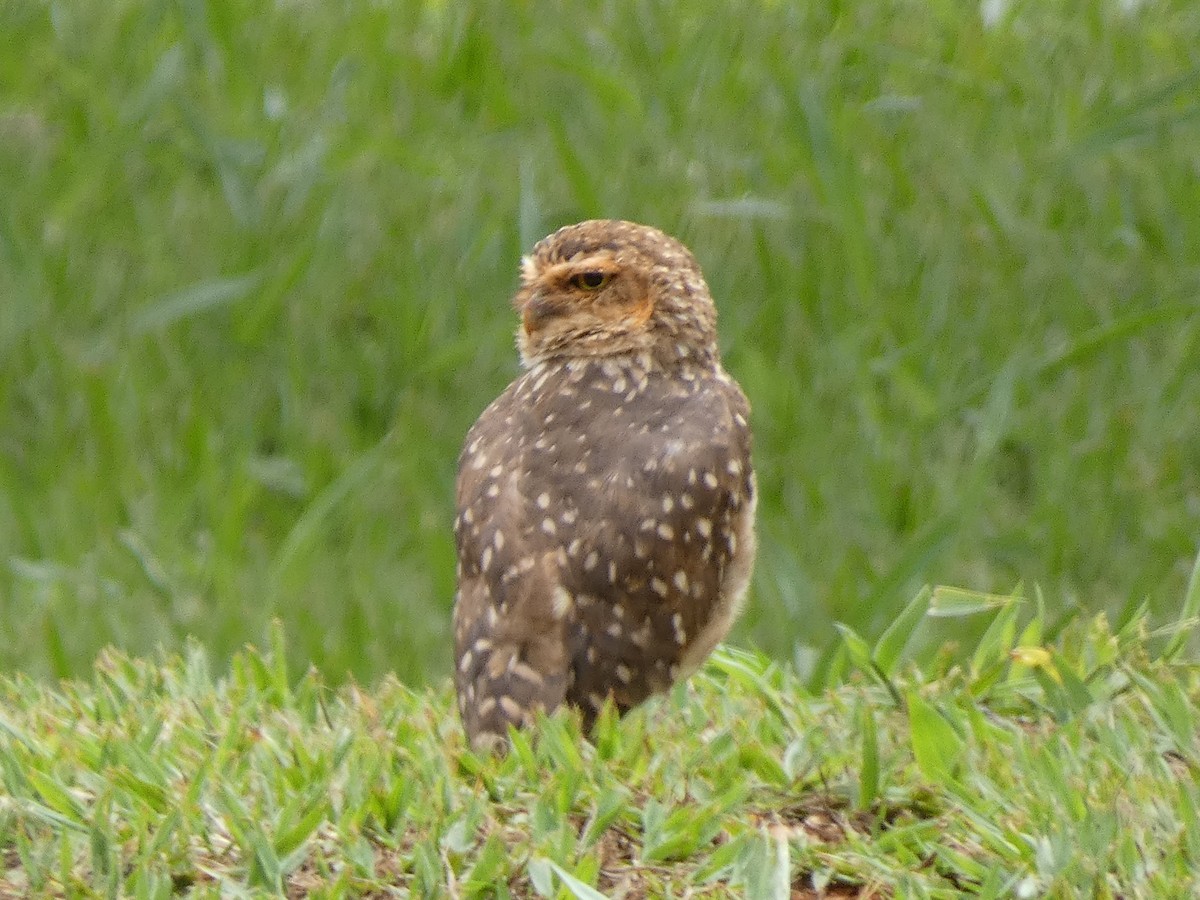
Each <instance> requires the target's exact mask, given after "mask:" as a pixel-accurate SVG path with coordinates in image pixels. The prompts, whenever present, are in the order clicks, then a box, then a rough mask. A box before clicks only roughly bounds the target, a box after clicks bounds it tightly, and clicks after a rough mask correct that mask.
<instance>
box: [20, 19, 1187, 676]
mask: <svg viewBox="0 0 1200 900" xmlns="http://www.w3.org/2000/svg"><path fill="white" fill-rule="evenodd" d="M0 46H2V52H0V487H2V489H0V634H2V637H0V668H4V669H14V668H15V669H21V670H25V671H28V672H30V673H33V674H35V675H68V674H72V673H78V672H81V671H83V670H84V669H85V668H86V667H87V666H89V665H90V662H91V660H92V658H93V656H94V655H95V653H96V651H97V650H98V649H99V648H100V647H101V646H103V645H104V644H106V643H110V642H111V643H115V644H117V645H120V646H121V647H123V648H126V649H128V650H130V651H132V652H139V653H140V652H149V651H151V650H153V648H155V647H156V646H158V645H160V644H162V645H165V646H167V647H175V646H178V645H179V643H180V641H181V640H182V638H183V636H184V635H187V634H193V635H196V636H197V637H198V638H199V639H200V640H201V641H203V642H204V643H205V644H206V645H208V646H210V647H211V648H213V649H214V650H215V651H216V652H217V653H218V654H227V653H229V652H231V651H232V650H234V649H236V648H237V647H238V646H240V645H241V644H242V643H243V642H246V641H257V640H260V639H261V637H262V635H263V633H264V629H265V627H266V624H267V623H268V622H269V621H270V619H271V618H272V617H279V618H280V619H281V620H282V621H283V622H284V624H285V627H286V631H287V633H288V636H289V641H290V647H291V649H292V651H293V652H294V653H295V655H296V662H298V663H306V662H309V661H311V662H314V663H316V664H317V665H319V666H320V667H322V668H323V669H324V670H325V671H326V673H327V674H328V675H329V676H330V677H332V678H334V679H337V678H339V677H342V676H344V675H345V674H346V673H351V674H353V675H354V676H356V677H358V678H362V679H371V678H374V677H376V676H378V675H379V674H381V673H383V672H386V671H396V672H398V673H399V674H400V675H401V677H403V678H405V679H408V680H410V681H419V680H422V679H425V678H434V677H441V676H442V675H443V674H444V673H445V672H446V671H448V664H449V630H448V617H449V606H450V598H451V594H452V590H453V587H452V581H453V572H452V570H453V562H452V543H451V535H450V523H451V516H452V514H451V507H452V482H453V475H454V468H455V458H456V455H457V453H458V447H459V443H460V441H461V438H462V435H463V434H464V432H465V431H466V429H467V427H468V426H469V425H470V423H471V422H472V421H473V420H474V418H475V416H476V415H478V413H479V412H480V410H481V409H482V408H483V407H484V406H485V405H486V403H487V402H488V401H489V400H490V399H491V398H492V397H493V396H494V395H495V394H496V393H497V392H498V391H499V390H500V389H501V388H502V387H503V386H504V385H505V384H506V383H507V382H508V381H509V380H510V379H511V378H512V377H513V375H514V374H515V372H516V371H517V365H516V354H515V352H514V350H513V347H512V331H513V328H514V325H515V319H514V316H513V314H512V311H511V309H510V307H509V305H508V298H509V296H510V294H511V292H512V291H513V289H514V287H515V284H516V270H517V262H518V258H519V256H520V254H521V253H522V251H523V250H525V249H527V248H528V247H529V246H530V245H531V244H532V243H533V242H534V241H535V240H536V239H538V238H539V237H541V236H542V235H543V234H545V233H546V232H548V231H550V230H552V229H554V228H556V227H557V226H559V225H562V224H565V223H568V222H571V221H575V220H578V219H582V218H587V217H594V216H606V217H620V218H629V219H635V220H639V221H643V222H647V223H652V224H655V225H658V226H660V227H662V228H664V229H665V230H667V231H669V232H672V233H674V234H676V235H678V236H679V237H680V238H682V239H683V240H684V241H685V242H686V243H687V244H689V245H690V246H691V247H692V248H693V249H694V251H695V252H696V255H697V256H698V258H699V259H700V261H701V263H702V265H703V267H704V269H705V272H706V274H707V277H708V280H709V282H710V284H711V287H712V290H713V294H714V295H715V296H716V298H717V301H718V306H719V308H720V315H721V332H722V340H723V344H724V346H725V352H726V364H727V367H728V368H729V369H730V370H731V371H732V372H733V373H734V374H735V375H736V376H737V377H738V378H739V379H740V380H741V382H742V384H743V385H744V387H745V389H746V392H747V393H748V395H749V396H750V398H751V401H752V403H753V404H754V427H755V430H756V440H757V444H756V454H757V465H758V469H759V473H760V485H761V491H762V502H761V506H760V509H761V518H760V525H761V531H762V550H761V556H760V563H759V566H758V570H757V572H756V576H755V581H754V588H753V593H752V595H751V601H750V607H749V611H748V614H747V615H746V617H745V619H744V620H743V622H742V623H741V625H740V626H739V628H738V630H737V632H736V633H735V640H736V641H739V642H742V643H745V644H751V645H756V646H758V647H761V648H763V649H765V650H768V651H769V652H771V653H773V654H775V655H777V656H779V657H780V658H791V657H793V656H798V657H799V658H801V659H802V660H810V659H811V658H812V656H813V654H814V653H816V652H819V651H820V650H821V649H822V648H824V647H827V646H828V645H829V644H830V642H831V640H832V636H833V635H834V631H833V629H832V623H833V622H834V621H843V622H847V623H849V624H851V625H853V626H854V627H855V628H857V629H859V630H861V631H863V632H866V633H870V634H874V633H878V632H879V631H880V630H881V629H882V628H883V627H885V626H886V624H887V622H888V621H889V618H890V617H891V616H892V615H893V614H894V612H895V611H896V610H897V609H898V608H899V607H900V606H901V605H903V604H904V603H905V602H906V601H907V600H908V599H909V597H910V596H911V593H912V590H913V589H914V587H915V586H916V585H918V584H920V583H923V582H937V583H952V584H960V585H965V586H969V587H971V588H976V589H981V590H996V591H1007V590H1011V589H1012V588H1013V587H1014V585H1016V584H1017V583H1018V582H1019V581H1023V582H1024V583H1025V585H1026V586H1027V592H1028V591H1031V590H1032V587H1033V586H1034V585H1035V584H1036V585H1038V586H1040V588H1041V590H1042V591H1043V593H1044V595H1045V598H1046V601H1047V603H1048V604H1050V605H1051V606H1052V607H1053V608H1054V609H1055V610H1057V611H1058V612H1060V613H1067V612H1069V611H1070V610H1072V609H1074V608H1076V607H1084V608H1087V609H1092V610H1101V609H1103V610H1108V611H1109V612H1111V613H1113V614H1114V615H1119V614H1120V611H1121V610H1123V609H1125V608H1127V607H1128V605H1129V604H1131V603H1137V602H1141V601H1142V600H1143V599H1149V601H1150V603H1151V605H1152V606H1153V607H1154V608H1155V609H1157V610H1158V611H1159V613H1160V614H1165V613H1166V611H1167V610H1173V609H1174V608H1175V607H1176V606H1177V604H1178V600H1179V596H1180V594H1181V593H1182V590H1183V585H1184V581H1185V577H1186V574H1187V571H1188V569H1189V566H1190V562H1191V559H1192V557H1193V555H1194V553H1195V550H1196V540H1197V536H1198V531H1200V529H1198V528H1197V523H1198V522H1200V300H1198V297H1200V5H1198V4H1196V3H1194V2H1192V0H1163V2H1158V0H1148V2H1145V3H1141V4H1135V3H1118V2H1096V0H1080V2H1053V0H1047V2H1033V0H1030V2H1014V3H1011V4H1004V3H998V2H988V3H985V4H984V5H983V6H982V7H980V6H976V5H973V4H970V3H960V2H957V0H955V2H946V0H883V2H875V3H864V4H843V3H838V2H818V3H813V4H790V3H777V2H766V0H755V2H737V3H708V2H697V3H687V4H683V3H675V2H663V0H658V2H638V0H629V2H609V3H595V4H533V3H519V2H515V3H514V2H497V0H489V2H481V3H463V2H443V3H417V2H401V0H397V2H394V3H383V2H376V3H371V2H366V0H362V2H352V0H347V2H330V3H325V2H317V3H313V2H304V0H278V2H276V3H273V4H265V3H259V2H248V0H244V2H243V0H175V2H154V0H143V2H131V0H103V2H101V0H76V2H71V3H60V2H40V0H39V2H34V0H9V2H6V3H4V4H2V5H0Z"/></svg>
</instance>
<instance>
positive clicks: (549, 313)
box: [521, 293, 560, 334]
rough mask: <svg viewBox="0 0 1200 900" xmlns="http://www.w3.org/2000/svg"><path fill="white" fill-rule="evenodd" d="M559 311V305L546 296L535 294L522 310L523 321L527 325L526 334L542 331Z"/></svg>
mask: <svg viewBox="0 0 1200 900" xmlns="http://www.w3.org/2000/svg"><path fill="white" fill-rule="evenodd" d="M559 311H560V310H559V307H558V304H557V303H555V302H554V301H553V300H551V299H549V298H548V297H546V295H545V294H540V293H539V294H534V295H533V296H532V297H530V298H529V300H527V301H526V303H525V306H524V307H523V308H522V310H521V321H522V322H523V323H524V325H525V332H526V333H527V334H533V333H534V332H535V331H538V330H540V329H541V328H542V327H543V326H544V325H545V324H546V321H547V320H548V319H552V318H554V317H555V316H556V315H558V314H559Z"/></svg>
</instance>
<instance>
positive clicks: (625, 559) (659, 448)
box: [560, 373, 755, 721]
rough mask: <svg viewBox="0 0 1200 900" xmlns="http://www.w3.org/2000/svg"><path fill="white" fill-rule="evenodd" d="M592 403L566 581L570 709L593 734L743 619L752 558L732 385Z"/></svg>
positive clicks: (745, 463)
mask: <svg viewBox="0 0 1200 900" xmlns="http://www.w3.org/2000/svg"><path fill="white" fill-rule="evenodd" d="M601 387H602V388H603V387H604V383H603V382H602V384H601ZM609 393H610V394H611V392H609ZM593 394H594V395H595V397H594V402H593V404H592V406H591V407H590V408H589V409H588V412H589V413H590V414H591V416H592V421H593V425H592V426H591V427H592V429H593V439H592V441H591V446H592V454H591V456H590V458H589V460H588V467H587V468H588V477H586V478H576V479H572V478H564V479H562V480H561V483H560V491H561V493H562V494H563V495H564V496H565V497H568V498H571V497H572V494H573V493H575V492H577V493H578V496H577V497H576V498H575V499H576V504H577V505H578V507H579V508H580V509H581V511H582V512H581V518H580V522H579V525H578V526H577V528H576V529H575V531H574V537H573V540H574V541H577V542H578V544H577V546H576V547H574V548H572V547H571V546H570V545H568V548H567V549H568V556H569V559H570V560H571V563H572V564H571V565H570V566H569V567H567V569H566V570H565V571H564V572H563V578H564V584H565V586H566V588H567V590H568V591H569V592H570V593H571V595H572V596H573V597H574V598H575V604H574V609H575V615H574V617H573V619H572V621H571V623H570V628H569V634H568V643H569V654H570V675H571V677H570V679H569V684H568V693H567V699H568V700H569V701H570V702H572V703H574V704H576V705H578V706H580V707H581V708H582V709H583V710H584V718H585V721H590V720H591V718H592V717H593V716H594V714H595V713H596V712H598V711H599V708H600V707H601V706H602V705H603V703H604V701H605V699H607V698H608V697H610V696H611V697H612V699H613V701H614V702H615V704H616V706H617V708H618V709H620V710H622V711H624V710H627V709H629V708H631V707H633V706H635V705H637V704H638V703H640V702H642V701H643V700H644V699H645V698H646V697H647V696H649V695H650V694H653V693H656V692H660V691H664V690H666V689H667V688H669V687H670V685H671V684H672V683H673V682H674V681H675V680H676V679H677V678H679V677H682V676H685V675H687V674H689V673H690V672H691V671H692V670H694V669H695V668H696V667H697V666H698V665H699V664H700V662H702V661H703V659H704V658H705V657H706V656H707V655H708V653H709V652H710V651H711V650H712V648H713V647H714V646H715V645H716V643H717V642H718V641H719V640H720V639H721V638H722V637H724V635H725V634H726V633H727V631H728V629H729V627H730V626H731V624H732V622H733V620H734V618H735V617H736V615H737V613H738V611H739V610H740V606H741V602H742V597H743V595H744V592H745V589H746V585H747V583H748V581H749V574H750V568H751V565H752V562H753V557H754V550H755V547H754V529H753V517H754V504H755V491H754V479H753V472H752V469H751V462H750V452H751V445H750V431H749V427H748V423H747V418H748V415H749V405H748V404H747V402H746V399H745V396H744V395H743V394H742V392H741V390H740V389H739V388H738V387H737V385H736V384H734V383H733V382H732V381H730V380H729V379H727V378H726V377H724V376H723V373H719V375H718V376H714V377H705V378H697V379H696V380H694V381H683V382H680V381H676V380H671V379H665V378H663V379H654V378H651V379H649V380H648V383H647V384H646V385H645V386H644V388H643V389H642V391H641V392H640V393H639V394H638V395H636V396H634V397H629V396H628V395H626V396H625V397H622V398H621V402H620V403H617V404H614V403H611V402H610V401H608V400H607V398H606V397H605V396H604V391H603V390H601V391H599V392H593ZM618 410H619V412H618ZM604 422H607V423H609V426H610V427H608V428H605V427H602V425H601V424H600V423H604ZM567 429H568V430H576V429H577V426H574V427H573V426H572V424H571V423H568V426H567ZM567 502H570V500H568V501H567ZM572 550H574V552H570V551H572Z"/></svg>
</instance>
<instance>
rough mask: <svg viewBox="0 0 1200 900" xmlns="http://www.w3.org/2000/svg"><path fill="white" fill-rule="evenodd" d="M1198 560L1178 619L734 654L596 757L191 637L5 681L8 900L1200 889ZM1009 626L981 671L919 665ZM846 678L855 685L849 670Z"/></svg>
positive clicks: (608, 733) (0, 697)
mask: <svg viewBox="0 0 1200 900" xmlns="http://www.w3.org/2000/svg"><path fill="white" fill-rule="evenodd" d="M1198 608H1200V559H1198V560H1197V566H1196V570H1195V573H1194V576H1193V580H1192V583H1191V587H1190V593H1189V597H1188V599H1187V600H1186V601H1185V604H1184V608H1183V610H1182V614H1181V615H1180V617H1179V621H1178V622H1177V624H1176V625H1175V626H1173V627H1172V628H1170V629H1167V630H1165V631H1164V632H1161V633H1155V632H1153V631H1152V630H1151V629H1150V628H1149V627H1148V622H1147V619H1146V618H1145V614H1144V611H1143V612H1142V613H1140V614H1138V615H1136V616H1134V617H1132V618H1131V619H1129V620H1128V621H1127V622H1124V623H1119V626H1118V627H1110V625H1109V622H1108V619H1107V617H1106V616H1104V615H1103V614H1099V615H1096V616H1094V617H1091V618H1079V619H1077V620H1076V621H1074V622H1073V623H1072V624H1071V626H1070V627H1069V628H1068V629H1067V631H1066V633H1064V634H1062V635H1061V636H1060V637H1059V639H1057V640H1055V641H1048V640H1047V639H1046V629H1047V619H1046V613H1045V605H1044V603H1043V602H1042V601H1041V599H1040V598H1039V599H1038V600H1037V601H1036V602H1024V601H1021V600H1020V599H1019V598H1015V597H998V596H993V595H983V594H978V593H972V592H967V591H962V590H954V589H948V588H939V589H936V590H934V591H928V590H924V591H922V592H920V593H919V594H917V595H916V596H915V597H914V598H913V599H912V600H911V601H910V603H909V604H908V605H907V607H906V610H905V613H904V614H903V615H902V616H901V617H900V618H899V619H898V620H897V623H896V624H895V625H894V627H893V628H891V629H889V630H888V632H887V633H886V634H885V635H883V636H882V637H881V638H880V640H879V641H877V642H875V643H874V644H869V643H868V642H866V641H865V640H863V639H862V638H861V637H859V636H858V635H855V634H853V633H852V632H847V633H846V634H845V636H844V639H843V641H842V642H841V644H840V647H841V650H839V653H838V656H839V659H841V660H842V662H843V663H844V664H845V668H844V669H842V670H841V671H842V674H844V676H845V677H844V678H841V677H840V676H839V677H835V678H833V679H832V680H831V683H830V684H828V685H825V686H822V687H819V688H815V689H814V688H812V687H810V686H809V685H808V684H806V683H805V681H803V680H801V679H799V678H798V677H797V676H796V674H795V672H794V671H793V670H792V669H791V667H790V666H788V665H786V664H784V665H780V664H778V663H775V662H772V661H770V660H769V659H768V658H766V657H764V656H761V655H758V654H754V653H750V652H748V651H741V650H733V649H720V650H718V652H717V653H716V654H715V656H714V657H713V659H712V660H711V661H710V662H709V664H708V665H707V666H706V667H705V669H704V670H702V672H701V673H700V674H698V675H697V676H696V677H694V678H693V679H692V680H691V681H690V682H689V683H688V684H687V685H686V686H683V687H681V688H679V689H677V690H676V691H675V692H674V693H673V694H672V695H671V696H669V697H666V698H663V699H661V700H657V701H653V702H652V703H650V704H648V705H647V706H644V707H642V708H641V709H639V710H637V711H635V712H634V713H633V714H631V715H630V716H628V717H627V718H625V719H624V720H618V719H616V717H615V716H612V715H608V716H605V717H602V718H601V720H600V722H599V723H598V726H597V731H596V733H595V735H594V741H592V742H588V741H584V740H582V739H581V737H580V735H579V731H578V720H577V719H574V718H572V717H571V716H570V715H568V714H565V713H563V712H559V713H557V714H556V715H554V716H553V717H551V718H549V719H545V720H543V721H542V722H540V724H539V725H538V727H537V728H536V729H535V730H534V731H533V732H532V733H523V734H516V735H515V736H514V744H513V750H512V752H511V753H509V754H508V755H507V756H506V757H504V758H502V759H497V758H493V757H479V756H476V755H474V754H473V753H472V752H470V751H469V750H467V749H466V747H465V742H464V738H463V734H462V731H461V729H460V727H459V725H458V722H457V719H456V717H455V716H454V714H453V704H452V701H451V697H450V696H449V695H448V694H449V690H448V686H445V685H443V686H441V687H438V688H435V689H433V688H426V689H422V690H414V689H412V688H409V687H405V686H403V685H402V684H401V683H399V682H398V681H397V680H395V679H394V678H388V679H385V680H384V681H383V682H382V683H381V684H380V685H379V686H378V688H377V689H375V690H373V691H370V692H368V691H364V690H363V689H361V688H359V687H358V686H356V685H353V684H350V685H344V686H342V687H340V688H337V689H334V688H332V687H330V686H328V685H327V684H326V683H324V682H323V680H322V679H321V677H320V676H319V675H318V674H317V673H316V671H315V670H312V669H310V670H309V671H308V672H307V673H306V674H304V675H302V676H300V677H296V676H295V675H293V674H290V673H289V671H288V670H287V667H286V664H285V662H284V659H285V657H286V653H285V648H284V644H283V641H284V639H283V636H282V629H276V630H275V631H274V632H273V635H274V636H273V642H272V645H271V647H270V648H269V650H268V651H267V652H265V653H262V652H259V651H256V650H253V649H247V650H245V651H243V652H240V653H238V654H237V655H236V656H235V657H234V658H233V661H232V666H231V668H230V670H229V671H228V673H227V674H224V675H221V676H220V677H217V676H214V674H213V665H212V662H211V660H210V657H209V655H208V654H207V653H206V652H205V651H204V650H202V649H201V648H200V647H199V646H198V645H196V644H191V645H189V646H188V647H187V649H186V650H185V652H184V653H183V654H182V655H181V656H170V657H165V658H163V659H161V660H160V661H158V662H149V661H145V660H140V661H139V660H136V659H131V658H129V657H127V656H124V655H121V654H119V653H115V652H110V653H106V654H105V655H103V656H102V657H101V658H100V659H99V660H98V662H97V664H96V667H95V669H94V671H93V672H92V673H91V675H90V676H89V677H88V678H87V679H86V680H82V681H71V682H64V683H62V684H60V685H59V686H57V687H50V686H47V685H45V684H44V683H42V682H38V681H35V680H32V679H29V678H26V677H16V678H6V679H4V680H3V681H0V706H2V709H3V713H2V714H0V785H2V786H3V791H0V861H2V863H3V865H0V896H4V897H7V896H13V897H17V896H28V895H37V896H72V897H93V896H94V897H115V896H122V897H144V898H155V897H169V896H175V895H180V894H182V895H187V896H196V897H218V896H220V897H229V896H232V897H248V896H268V895H275V894H279V893H282V892H286V893H287V895H288V896H293V897H297V896H309V897H341V896H375V897H384V896H409V895H413V896H448V897H475V896H513V897H518V896H520V897H566V898H570V897H575V898H583V900H594V898H597V897H603V896H609V895H611V896H622V895H623V896H652V897H662V896H685V895H686V896H696V897H721V896H745V897H749V898H752V900H759V898H762V900H768V898H770V900H777V898H789V897H790V898H795V897H801V898H804V897H817V896H823V897H843V898H844V897H857V898H867V897H877V898H883V897H929V898H951V897H959V896H962V895H964V894H970V895H975V896H981V897H1010V896H1016V897H1042V896H1045V897H1066V898H1069V897H1088V898H1091V897H1184V896H1194V895H1195V892H1196V891H1197V889H1200V880H1198V876H1197V874H1196V873H1197V871H1198V866H1197V864H1198V863H1200V817H1198V816H1197V814H1196V809H1197V808H1198V807H1200V790H1198V788H1197V778H1196V774H1197V772H1198V771H1200V745H1198V744H1197V739H1196V736H1197V734H1198V733H1200V722H1197V715H1198V713H1197V705H1196V704H1197V700H1200V670H1198V669H1197V667H1196V666H1195V665H1194V664H1192V663H1185V662H1181V661H1180V660H1179V659H1178V657H1177V656H1176V655H1175V654H1176V653H1177V647H1178V641H1177V640H1176V636H1178V635H1181V634H1184V633H1186V631H1187V630H1188V629H1190V628H1192V627H1194V625H1195V613H1196V611H1197V609H1198ZM946 615H973V616H979V615H985V619H986V622H987V628H986V629H985V631H984V632H983V635H982V637H981V638H980V640H979V641H978V642H976V643H975V644H974V645H973V646H972V647H970V648H969V652H968V654H967V657H966V660H965V661H964V662H963V663H962V664H951V663H949V662H947V661H944V660H943V661H942V662H941V663H931V664H929V665H926V666H923V667H921V666H916V665H913V664H912V662H911V660H909V659H908V658H907V654H908V653H909V652H910V651H911V647H912V645H913V643H914V641H915V640H916V639H917V638H918V636H919V634H920V631H921V630H922V629H923V628H925V627H927V625H928V622H929V617H930V616H946ZM835 668H838V667H835Z"/></svg>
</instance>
